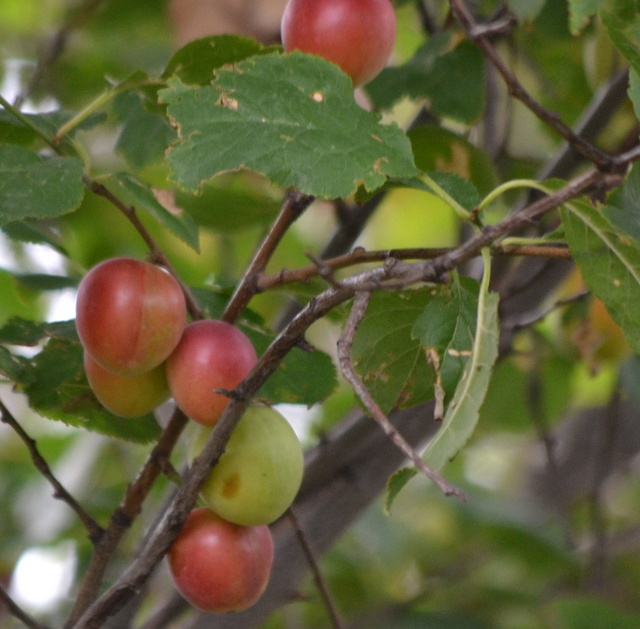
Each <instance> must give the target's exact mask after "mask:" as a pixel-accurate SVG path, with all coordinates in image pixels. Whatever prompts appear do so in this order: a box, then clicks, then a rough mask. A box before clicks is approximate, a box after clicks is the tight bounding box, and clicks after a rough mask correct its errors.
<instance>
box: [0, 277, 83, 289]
mask: <svg viewBox="0 0 640 629" xmlns="http://www.w3.org/2000/svg"><path fill="white" fill-rule="evenodd" d="M13 277H14V278H15V280H16V282H18V284H19V285H20V286H23V287H24V288H28V289H30V290H37V291H49V290H62V289H65V288H75V287H76V286H77V285H78V280H77V279H74V278H72V277H67V276H66V275H47V274H45V273H16V274H14V275H13Z"/></svg>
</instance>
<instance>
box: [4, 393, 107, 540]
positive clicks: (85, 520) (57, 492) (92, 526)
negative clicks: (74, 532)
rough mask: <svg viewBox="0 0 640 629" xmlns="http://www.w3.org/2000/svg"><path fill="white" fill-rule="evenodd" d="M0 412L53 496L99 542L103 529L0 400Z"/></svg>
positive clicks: (91, 538)
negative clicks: (69, 490) (55, 474)
mask: <svg viewBox="0 0 640 629" xmlns="http://www.w3.org/2000/svg"><path fill="white" fill-rule="evenodd" d="M0 413H1V414H2V421H3V422H4V423H5V424H8V425H9V426H11V428H13V430H14V431H15V432H16V434H17V435H18V436H19V437H20V439H22V441H23V442H24V444H25V445H26V446H27V449H28V450H29V454H30V455H31V460H32V461H33V463H34V465H35V466H36V468H37V469H38V471H39V472H40V473H41V474H42V475H43V476H44V477H45V478H46V479H47V481H48V482H49V484H50V485H51V486H52V487H53V489H54V494H53V497H54V498H58V499H59V500H62V501H63V502H66V503H67V504H68V505H69V507H71V509H73V511H75V513H76V515H77V516H78V517H79V518H80V521H81V522H82V524H83V525H84V527H85V528H86V529H87V531H88V533H89V539H90V540H91V541H92V542H93V544H94V545H95V544H97V543H99V541H100V539H101V538H102V535H103V533H104V529H103V528H102V527H101V526H100V525H99V524H98V523H97V522H96V521H95V520H94V519H93V518H92V517H91V516H90V515H89V514H88V513H87V512H86V511H85V510H84V509H83V508H82V506H81V505H80V503H78V501H77V500H76V499H75V498H74V497H73V496H72V495H71V494H70V493H69V492H68V491H67V490H66V489H65V488H64V487H63V486H62V484H61V483H60V481H59V480H58V479H57V478H56V477H55V476H54V474H53V472H52V471H51V468H50V467H49V464H48V463H47V462H46V461H45V459H44V457H43V456H42V455H41V454H40V452H39V451H38V448H37V446H36V442H35V441H34V440H33V439H32V438H31V437H29V435H28V434H27V433H26V431H25V430H24V428H22V426H21V425H20V424H19V423H18V421H17V420H16V418H15V417H14V416H13V414H12V413H11V412H10V411H9V409H8V408H7V407H6V406H5V405H4V403H3V402H2V401H1V400H0Z"/></svg>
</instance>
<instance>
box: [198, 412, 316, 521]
mask: <svg viewBox="0 0 640 629" xmlns="http://www.w3.org/2000/svg"><path fill="white" fill-rule="evenodd" d="M211 430H212V429H210V428H205V427H203V428H202V429H200V432H199V433H198V434H197V435H196V437H195V439H194V440H193V441H192V444H191V452H190V454H191V456H192V458H195V455H196V454H197V453H199V452H200V450H201V449H202V447H203V446H204V444H205V443H206V441H207V439H208V437H209V435H210V433H211ZM303 472H304V456H303V453H302V446H301V445H300V441H299V440H298V437H297V436H296V433H295V431H294V430H293V428H292V427H291V425H290V424H289V422H288V421H287V420H286V419H285V418H284V417H283V416H282V415H281V414H280V413H278V412H277V411H276V410H274V409H272V408H270V407H268V406H262V405H255V406H250V407H249V408H248V409H247V411H246V412H245V414H244V415H243V416H242V417H241V419H240V421H239V422H238V424H237V425H236V427H235V428H234V430H233V432H232V434H231V437H230V439H229V441H228V443H227V446H226V448H225V451H224V453H223V454H222V456H221V457H220V460H219V461H218V463H217V465H216V466H215V467H214V468H213V470H212V471H211V474H210V476H209V478H208V479H207V480H206V481H205V483H204V485H203V486H202V488H201V495H202V498H203V499H204V500H205V502H206V503H207V504H208V505H209V507H211V509H212V510H213V511H215V513H217V514H218V515H219V516H220V517H222V518H224V519H225V520H228V521H229V522H233V523H235V524H241V525H243V526H256V525H260V524H269V523H271V522H273V521H274V520H276V519H277V518H279V517H280V516H281V515H282V514H283V513H284V512H285V511H286V510H287V509H288V508H289V506H290V505H291V503H292V502H293V499H294V498H295V496H296V494H297V493H298V489H300V484H301V483H302V475H303Z"/></svg>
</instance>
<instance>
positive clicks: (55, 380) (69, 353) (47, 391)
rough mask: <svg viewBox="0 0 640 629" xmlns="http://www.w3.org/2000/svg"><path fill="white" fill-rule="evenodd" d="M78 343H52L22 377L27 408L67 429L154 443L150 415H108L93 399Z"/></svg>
mask: <svg viewBox="0 0 640 629" xmlns="http://www.w3.org/2000/svg"><path fill="white" fill-rule="evenodd" d="M82 352H83V350H82V347H81V346H80V344H79V343H78V342H77V341H69V340H60V339H52V340H50V341H49V342H48V343H47V344H46V346H45V348H44V349H43V350H42V351H41V352H40V353H39V354H36V356H34V357H33V359H32V360H31V361H30V363H29V367H28V368H26V369H24V371H23V373H22V374H21V376H22V378H21V382H20V383H19V384H20V385H21V387H20V388H22V390H23V392H24V393H25V394H26V396H27V398H28V400H29V404H30V406H31V407H32V408H33V409H34V410H35V411H37V412H38V413H40V414H41V415H43V416H44V417H48V418H49V419H54V420H57V421H61V422H63V423H65V424H67V425H69V426H75V427H78V428H84V429H86V430H91V431H93V432H99V433H101V434H104V435H107V436H110V437H117V438H119V439H124V440H126V441H133V442H136V443H148V442H150V441H153V440H155V439H157V437H158V435H159V434H160V426H159V425H158V423H157V421H156V419H155V417H154V416H153V415H151V414H149V415H146V416H144V417H139V418H135V419H129V418H123V417H118V416H116V415H113V414H111V413H110V412H108V411H107V410H106V409H104V407H103V406H102V405H101V404H100V403H99V402H98V400H97V399H96V398H95V396H94V395H93V392H92V391H91V389H90V387H89V385H88V383H87V381H86V377H85V375H84V369H83V366H82Z"/></svg>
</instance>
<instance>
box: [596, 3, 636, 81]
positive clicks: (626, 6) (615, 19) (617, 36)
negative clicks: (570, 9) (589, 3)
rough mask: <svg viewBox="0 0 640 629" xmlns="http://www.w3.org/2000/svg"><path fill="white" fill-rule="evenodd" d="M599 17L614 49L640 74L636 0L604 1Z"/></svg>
mask: <svg viewBox="0 0 640 629" xmlns="http://www.w3.org/2000/svg"><path fill="white" fill-rule="evenodd" d="M600 16H601V17H602V21H603V22H604V24H605V26H606V27H607V30H608V32H609V36H610V37H611V39H612V40H613V43H614V44H615V46H616V48H617V49H618V50H619V51H620V52H621V53H622V54H623V55H624V56H625V57H626V59H627V61H629V63H630V64H631V65H632V67H633V68H634V70H635V71H636V72H640V5H639V4H638V0H604V4H603V6H602V7H601V9H600Z"/></svg>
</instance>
